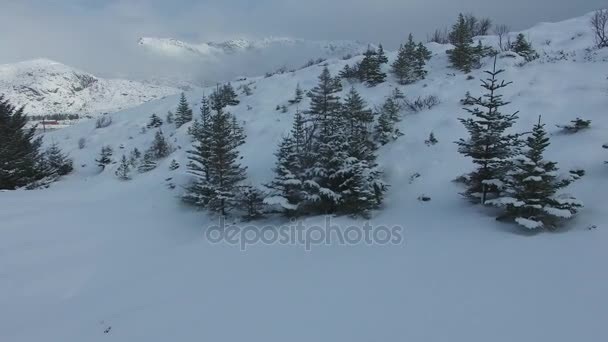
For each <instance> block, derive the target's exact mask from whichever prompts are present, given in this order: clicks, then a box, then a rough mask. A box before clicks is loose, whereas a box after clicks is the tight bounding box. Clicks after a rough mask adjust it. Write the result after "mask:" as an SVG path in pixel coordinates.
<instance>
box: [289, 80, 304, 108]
mask: <svg viewBox="0 0 608 342" xmlns="http://www.w3.org/2000/svg"><path fill="white" fill-rule="evenodd" d="M303 99H304V91H303V90H302V88H300V83H298V85H297V86H296V91H295V96H294V98H293V99H291V100H289V104H292V105H294V104H298V103H300V102H302V100H303Z"/></svg>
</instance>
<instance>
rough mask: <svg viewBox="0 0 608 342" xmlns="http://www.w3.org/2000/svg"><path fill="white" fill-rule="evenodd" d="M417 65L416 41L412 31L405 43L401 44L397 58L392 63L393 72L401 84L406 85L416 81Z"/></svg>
mask: <svg viewBox="0 0 608 342" xmlns="http://www.w3.org/2000/svg"><path fill="white" fill-rule="evenodd" d="M415 65H416V43H414V36H413V35H412V34H411V33H410V35H409V36H408V41H407V43H405V45H401V47H400V48H399V52H398V54H397V59H396V60H395V61H394V62H393V64H392V69H391V71H392V73H393V74H394V75H395V77H396V78H397V81H398V82H399V84H402V85H405V84H410V83H414V82H416V76H415V72H414V67H415Z"/></svg>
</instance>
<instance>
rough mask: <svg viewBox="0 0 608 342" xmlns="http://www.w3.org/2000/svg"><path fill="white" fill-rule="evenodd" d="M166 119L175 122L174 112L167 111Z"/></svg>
mask: <svg viewBox="0 0 608 342" xmlns="http://www.w3.org/2000/svg"><path fill="white" fill-rule="evenodd" d="M165 121H166V122H167V123H168V124H172V123H173V112H171V111H168V112H167V117H166V118H165Z"/></svg>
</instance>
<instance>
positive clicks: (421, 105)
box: [403, 95, 440, 113]
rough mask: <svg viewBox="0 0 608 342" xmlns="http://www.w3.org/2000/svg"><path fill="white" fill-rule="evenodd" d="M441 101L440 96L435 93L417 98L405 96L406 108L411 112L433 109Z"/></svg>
mask: <svg viewBox="0 0 608 342" xmlns="http://www.w3.org/2000/svg"><path fill="white" fill-rule="evenodd" d="M439 103H440V101H439V98H438V97H437V96H435V95H429V96H427V97H418V98H417V99H415V100H411V99H408V98H405V99H404V100H403V104H404V105H405V108H406V109H407V110H409V111H410V112H414V113H417V112H420V111H422V110H425V109H431V108H433V107H435V106H436V105H438V104H439Z"/></svg>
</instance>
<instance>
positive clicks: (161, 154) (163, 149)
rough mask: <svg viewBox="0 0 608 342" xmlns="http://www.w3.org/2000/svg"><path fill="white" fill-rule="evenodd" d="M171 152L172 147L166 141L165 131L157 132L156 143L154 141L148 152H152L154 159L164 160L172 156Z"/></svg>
mask: <svg viewBox="0 0 608 342" xmlns="http://www.w3.org/2000/svg"><path fill="white" fill-rule="evenodd" d="M171 150H172V147H171V145H169V143H168V142H167V140H166V139H165V136H164V135H163V131H162V130H161V129H159V130H158V131H156V134H155V135H154V141H152V146H150V148H149V149H148V152H150V154H151V155H152V157H153V158H154V159H162V158H165V157H166V156H168V155H169V154H171Z"/></svg>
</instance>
